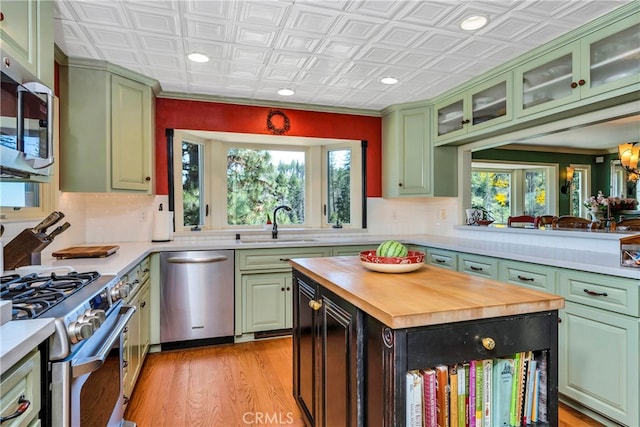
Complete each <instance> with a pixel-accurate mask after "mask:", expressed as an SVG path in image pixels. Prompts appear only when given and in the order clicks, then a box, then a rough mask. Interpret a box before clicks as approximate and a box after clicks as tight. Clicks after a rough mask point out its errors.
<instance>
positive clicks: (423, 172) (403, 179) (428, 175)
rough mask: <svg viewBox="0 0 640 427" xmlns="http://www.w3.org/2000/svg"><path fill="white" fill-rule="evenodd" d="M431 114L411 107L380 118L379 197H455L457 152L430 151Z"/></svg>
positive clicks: (421, 108)
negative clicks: (380, 162)
mask: <svg viewBox="0 0 640 427" xmlns="http://www.w3.org/2000/svg"><path fill="white" fill-rule="evenodd" d="M431 111H432V109H431V107H430V106H424V107H412V108H404V109H398V110H395V111H391V112H389V113H388V114H385V115H384V116H383V118H382V159H383V165H382V182H383V189H382V191H383V197H385V198H394V197H416V196H455V194H456V191H457V176H456V172H455V171H456V167H457V158H456V154H457V151H456V150H455V149H454V150H451V149H443V150H440V149H437V150H435V149H434V147H433V142H432V138H431ZM438 160H440V162H438Z"/></svg>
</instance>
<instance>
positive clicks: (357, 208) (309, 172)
mask: <svg viewBox="0 0 640 427" xmlns="http://www.w3.org/2000/svg"><path fill="white" fill-rule="evenodd" d="M361 145H362V144H361V141H353V140H333V139H324V138H323V139H320V138H296V137H286V136H270V135H243V134H227V133H219V132H198V131H178V130H176V131H175V133H174V139H173V152H174V153H176V154H177V155H174V163H173V165H174V170H175V171H179V172H177V173H176V174H175V179H174V186H173V187H174V191H173V193H174V209H175V217H176V224H177V230H181V229H182V230H185V231H186V230H189V229H193V228H194V227H197V228H204V229H213V230H224V229H238V228H243V229H244V228H256V229H263V228H264V226H265V224H266V223H267V221H269V220H271V221H274V220H275V218H273V212H274V209H275V208H276V207H277V206H280V205H287V206H290V207H291V208H292V210H291V211H286V210H279V211H278V218H277V222H278V226H279V227H280V229H281V230H282V228H287V227H293V228H322V227H334V226H337V225H338V224H339V225H340V226H343V227H345V228H361V227H362V221H361V218H362V217H363V215H362V212H363V194H364V193H363V183H362V176H363V175H364V172H363V167H362V157H363V153H362V147H361ZM178 178H179V179H178ZM180 224H182V228H181V227H180Z"/></svg>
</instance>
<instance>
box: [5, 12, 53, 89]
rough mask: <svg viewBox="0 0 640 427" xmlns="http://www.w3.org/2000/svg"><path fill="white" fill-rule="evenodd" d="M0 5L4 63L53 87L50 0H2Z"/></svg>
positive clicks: (24, 78)
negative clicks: (19, 68)
mask: <svg viewBox="0 0 640 427" xmlns="http://www.w3.org/2000/svg"><path fill="white" fill-rule="evenodd" d="M0 8H1V9H2V16H3V19H2V20H1V21H0V37H1V38H2V51H3V55H2V56H3V61H4V66H5V67H10V68H11V67H21V68H23V69H24V70H26V71H27V72H28V73H30V74H31V75H32V76H35V77H37V78H38V79H39V80H40V81H41V82H42V83H44V84H45V85H47V86H48V87H50V88H53V84H54V78H53V1H44V0H3V1H2V5H1V6H0ZM21 78H22V80H25V81H26V80H29V77H28V76H21Z"/></svg>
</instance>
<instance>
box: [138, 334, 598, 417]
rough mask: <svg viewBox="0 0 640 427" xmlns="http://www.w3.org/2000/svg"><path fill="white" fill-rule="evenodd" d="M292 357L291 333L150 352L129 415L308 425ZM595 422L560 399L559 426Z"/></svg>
mask: <svg viewBox="0 0 640 427" xmlns="http://www.w3.org/2000/svg"><path fill="white" fill-rule="evenodd" d="M291 358H292V344H291V338H290V337H287V338H277V339H270V340H262V341H255V342H249V343H243V344H228V345H219V346H212V347H201V348H195V349H189V350H176V351H168V352H162V353H154V354H150V355H148V356H147V359H146V360H145V364H144V367H143V369H142V372H141V374H140V378H139V379H138V384H137V385H136V389H135V392H134V393H133V396H132V399H131V401H130V402H129V405H128V407H127V412H126V414H125V419H127V420H131V421H135V422H136V423H137V424H138V426H139V427H161V426H171V427H181V426H203V427H234V426H260V427H267V426H287V427H291V426H294V427H299V426H300V427H301V426H304V423H303V421H302V416H301V414H300V411H299V410H298V408H297V406H296V403H295V401H294V399H293V396H292V391H291V390H292V383H293V379H292V369H291V366H292V362H291ZM596 426H601V424H599V423H597V422H595V421H593V420H591V419H589V418H588V417H585V416H584V415H582V414H580V413H579V412H576V411H574V410H573V409H571V408H568V407H567V406H564V405H562V404H561V406H560V422H559V427H596ZM371 427H375V426H371Z"/></svg>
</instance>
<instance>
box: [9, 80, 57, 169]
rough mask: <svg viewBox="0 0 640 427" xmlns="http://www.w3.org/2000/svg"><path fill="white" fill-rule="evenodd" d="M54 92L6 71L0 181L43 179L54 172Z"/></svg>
mask: <svg viewBox="0 0 640 427" xmlns="http://www.w3.org/2000/svg"><path fill="white" fill-rule="evenodd" d="M52 165H53V92H52V90H51V89H49V88H48V87H46V86H45V85H43V84H42V83H39V82H27V83H20V82H18V81H17V80H16V79H14V78H13V77H12V76H10V75H9V74H7V73H5V72H4V71H2V89H1V93H0V179H2V180H3V181H4V180H40V179H38V178H42V177H46V176H48V175H50V174H51V173H52V172H53V170H52V169H53V168H52V167H51V166H52Z"/></svg>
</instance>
